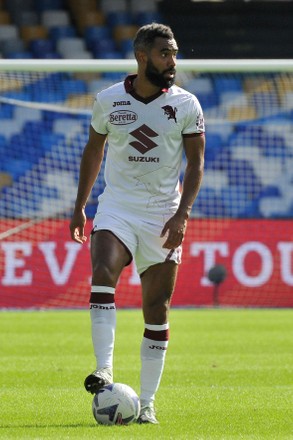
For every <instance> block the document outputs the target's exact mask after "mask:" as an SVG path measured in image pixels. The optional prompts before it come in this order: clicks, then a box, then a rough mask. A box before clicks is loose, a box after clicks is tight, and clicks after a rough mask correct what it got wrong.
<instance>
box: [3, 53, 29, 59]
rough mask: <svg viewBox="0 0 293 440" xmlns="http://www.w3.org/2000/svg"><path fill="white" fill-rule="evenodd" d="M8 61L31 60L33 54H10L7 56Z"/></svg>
mask: <svg viewBox="0 0 293 440" xmlns="http://www.w3.org/2000/svg"><path fill="white" fill-rule="evenodd" d="M6 58H7V59H12V60H13V59H20V60H21V59H31V58H33V54H32V52H29V51H23V52H10V53H8V54H6Z"/></svg>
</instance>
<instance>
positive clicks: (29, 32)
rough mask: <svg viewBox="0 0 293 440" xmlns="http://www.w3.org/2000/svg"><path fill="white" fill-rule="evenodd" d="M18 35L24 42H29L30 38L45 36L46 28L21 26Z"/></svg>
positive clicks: (46, 34)
mask: <svg viewBox="0 0 293 440" xmlns="http://www.w3.org/2000/svg"><path fill="white" fill-rule="evenodd" d="M20 35H21V37H22V38H23V40H24V42H25V43H27V44H29V43H30V42H31V41H32V40H35V39H36V38H47V36H48V30H47V29H46V28H45V27H44V26H42V25H38V26H22V27H21V28H20Z"/></svg>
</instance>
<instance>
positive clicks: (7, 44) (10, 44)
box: [0, 38, 25, 58]
mask: <svg viewBox="0 0 293 440" xmlns="http://www.w3.org/2000/svg"><path fill="white" fill-rule="evenodd" d="M0 49H1V51H2V53H3V56H4V57H5V58H6V57H8V56H9V54H10V53H12V52H23V51H24V50H25V44H24V42H23V40H21V39H20V38H16V39H9V40H4V41H2V42H0Z"/></svg>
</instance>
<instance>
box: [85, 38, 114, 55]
mask: <svg viewBox="0 0 293 440" xmlns="http://www.w3.org/2000/svg"><path fill="white" fill-rule="evenodd" d="M88 48H89V49H90V50H91V51H92V52H93V54H94V56H95V57H96V58H106V56H107V54H108V53H111V52H115V51H116V43H115V41H114V40H112V39H111V38H102V39H101V40H92V42H91V44H90V46H88Z"/></svg>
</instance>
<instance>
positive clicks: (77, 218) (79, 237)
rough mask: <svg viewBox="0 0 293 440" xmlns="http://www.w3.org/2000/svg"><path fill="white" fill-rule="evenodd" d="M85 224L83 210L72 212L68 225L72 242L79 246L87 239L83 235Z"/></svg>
mask: <svg viewBox="0 0 293 440" xmlns="http://www.w3.org/2000/svg"><path fill="white" fill-rule="evenodd" d="M85 224H86V215H85V212H84V209H82V210H81V211H74V213H73V216H72V219H71V222H70V225H69V229H70V233H71V238H72V240H74V241H76V242H77V243H81V244H83V243H84V242H86V240H87V237H86V236H85V235H84V228H85Z"/></svg>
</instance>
